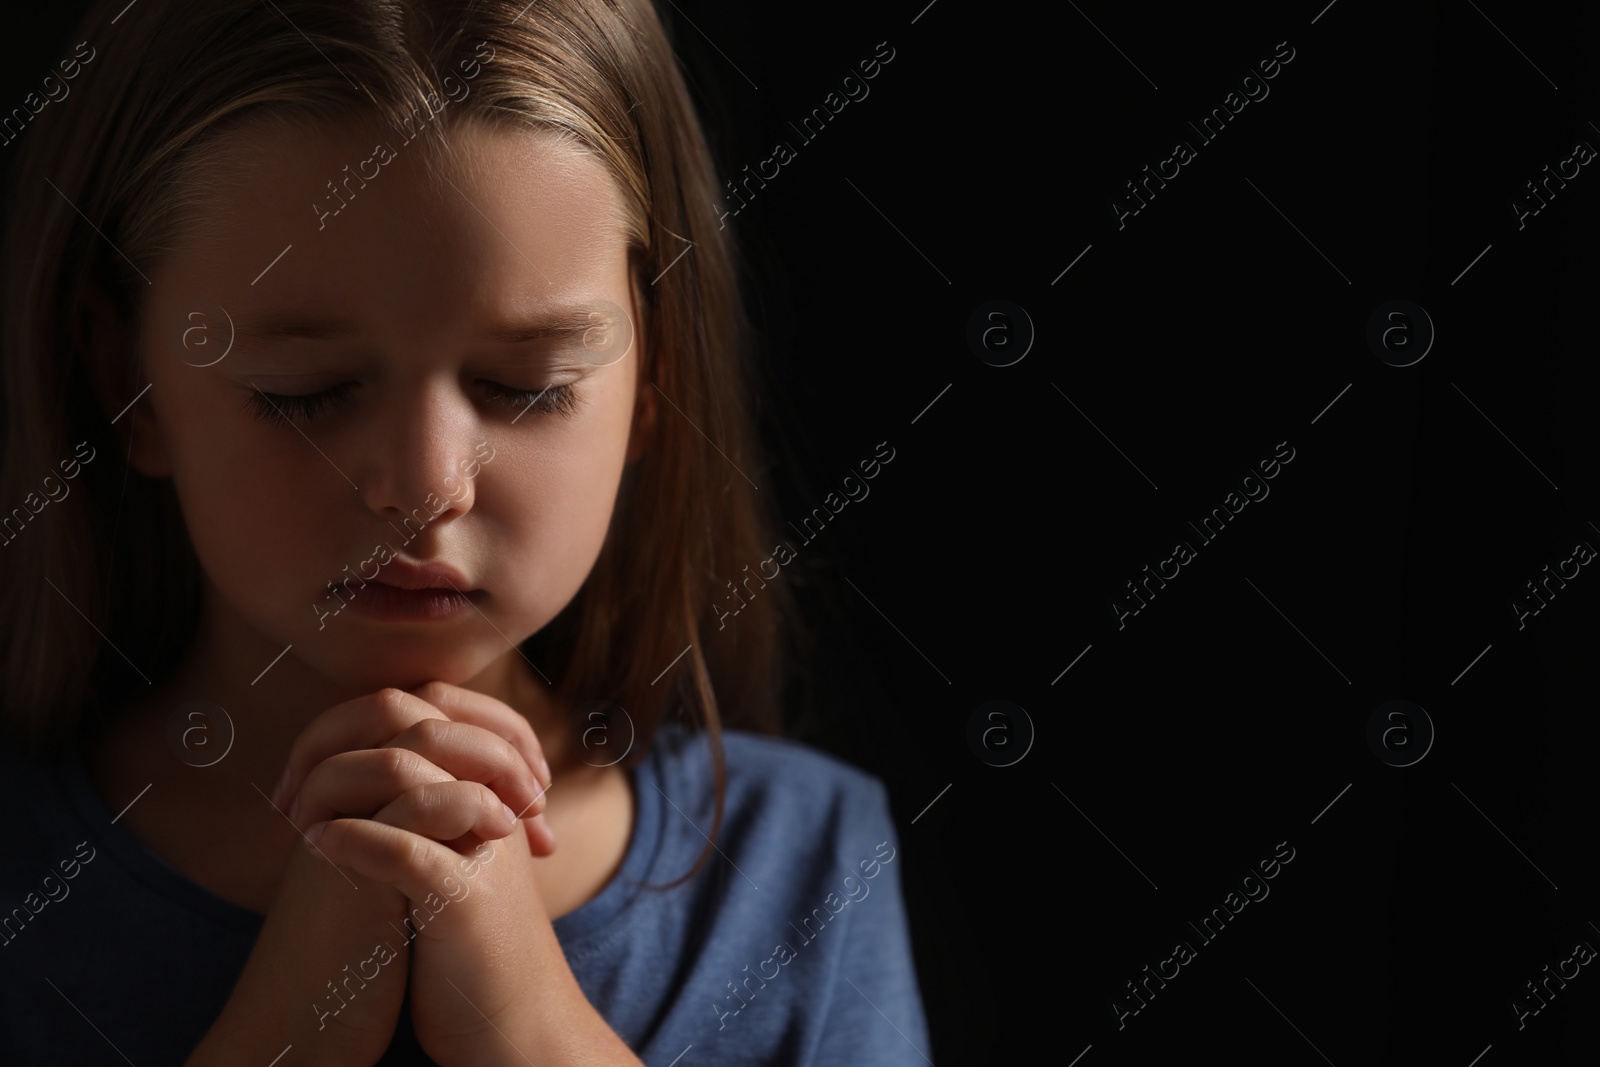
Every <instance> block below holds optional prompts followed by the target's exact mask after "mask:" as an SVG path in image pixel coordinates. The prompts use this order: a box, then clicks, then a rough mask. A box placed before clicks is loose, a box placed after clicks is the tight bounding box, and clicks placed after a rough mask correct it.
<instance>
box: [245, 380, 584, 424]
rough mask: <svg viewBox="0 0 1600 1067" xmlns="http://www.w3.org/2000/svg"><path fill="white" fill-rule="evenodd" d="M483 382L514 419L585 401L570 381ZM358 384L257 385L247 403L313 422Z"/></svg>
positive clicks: (266, 416) (565, 411)
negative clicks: (286, 388) (312, 389)
mask: <svg viewBox="0 0 1600 1067" xmlns="http://www.w3.org/2000/svg"><path fill="white" fill-rule="evenodd" d="M482 384H483V385H484V392H485V393H486V394H487V396H488V397H489V399H490V400H491V401H493V402H494V403H496V404H499V405H501V406H503V407H507V408H515V409H517V415H516V417H515V418H513V419H512V420H511V421H512V422H515V421H516V420H517V419H520V418H521V417H522V416H523V415H524V414H526V413H527V412H528V410H529V409H530V408H532V409H535V410H537V411H538V412H539V414H541V415H560V416H563V417H564V418H571V417H572V416H573V415H575V414H576V413H577V411H578V408H579V406H580V405H581V404H582V399H581V398H580V397H579V396H578V391H577V388H576V387H575V386H574V385H573V384H571V383H568V384H566V385H547V386H545V387H544V388H543V389H539V390H529V389H511V388H509V387H507V386H504V385H501V384H500V383H499V382H491V381H484V382H483V383H482ZM355 388H356V384H355V383H354V382H345V383H343V384H341V385H336V386H334V387H333V388H331V389H323V390H321V391H320V392H316V393H303V394H300V395H298V396H285V395H283V394H280V393H268V392H263V391H262V390H261V389H259V388H258V389H256V391H255V392H254V393H253V394H252V395H251V396H249V397H248V398H247V400H246V404H245V406H246V408H247V409H248V411H249V412H250V414H252V415H254V416H255V417H256V418H259V419H262V420H263V421H266V422H276V423H283V424H286V425H287V424H291V423H294V422H310V421H311V420H312V419H315V418H317V417H319V416H320V415H322V414H324V413H325V412H327V411H328V410H329V409H330V408H335V407H338V406H339V405H340V404H343V403H344V402H345V401H347V400H349V399H350V395H351V393H353V392H354V391H355Z"/></svg>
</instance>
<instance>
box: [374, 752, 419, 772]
mask: <svg viewBox="0 0 1600 1067" xmlns="http://www.w3.org/2000/svg"><path fill="white" fill-rule="evenodd" d="M377 753H378V756H377V759H378V761H379V764H378V765H379V767H380V768H381V769H382V771H383V773H384V774H386V775H388V776H389V777H390V778H393V779H402V780H403V779H407V778H410V777H412V776H413V775H414V774H415V773H416V771H417V769H418V765H419V764H420V763H421V757H419V756H418V755H417V754H416V753H415V752H412V751H411V750H410V749H408V748H397V747H394V746H391V747H388V748H380V749H378V750H377Z"/></svg>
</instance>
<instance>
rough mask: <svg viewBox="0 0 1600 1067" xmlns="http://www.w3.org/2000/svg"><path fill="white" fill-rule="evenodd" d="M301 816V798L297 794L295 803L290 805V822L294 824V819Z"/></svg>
mask: <svg viewBox="0 0 1600 1067" xmlns="http://www.w3.org/2000/svg"><path fill="white" fill-rule="evenodd" d="M299 814H300V796H299V794H295V798H294V803H293V804H290V805H289V821H290V822H294V817H295V816H296V815H299Z"/></svg>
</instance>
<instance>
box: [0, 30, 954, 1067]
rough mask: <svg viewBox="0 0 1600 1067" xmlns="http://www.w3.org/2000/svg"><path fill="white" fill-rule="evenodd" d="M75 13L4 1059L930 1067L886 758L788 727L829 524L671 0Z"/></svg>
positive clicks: (19, 684)
mask: <svg viewBox="0 0 1600 1067" xmlns="http://www.w3.org/2000/svg"><path fill="white" fill-rule="evenodd" d="M75 40H76V41H80V42H81V43H79V44H76V46H75V47H74V49H73V52H72V58H71V59H70V60H64V61H63V63H62V68H61V76H62V77H68V76H69V75H68V73H67V63H68V62H70V63H71V64H72V65H73V70H72V73H71V75H70V77H71V78H72V79H73V84H72V92H71V95H70V98H69V97H66V96H60V97H59V100H58V102H57V103H56V106H54V107H52V108H50V109H49V111H48V112H46V113H44V114H38V115H37V118H35V119H33V120H32V122H31V123H30V124H28V125H27V126H26V127H25V128H23V129H22V131H21V133H20V135H18V136H17V137H16V138H15V140H14V141H13V142H12V143H10V144H8V146H7V147H8V148H9V150H11V151H12V152H13V153H14V154H16V155H17V159H16V160H14V162H13V170H12V174H11V180H12V183H13V189H12V192H11V195H10V196H9V198H8V200H7V205H8V212H9V213H8V216H7V230H6V236H5V240H6V245H5V248H6V259H5V262H4V271H5V283H4V300H5V313H4V317H3V327H0V328H3V331H4V332H3V334H0V350H3V356H4V368H5V371H4V383H5V384H4V389H5V396H4V402H5V416H6V435H7V436H6V445H5V455H4V469H3V475H0V493H3V497H0V508H4V509H6V510H5V511H4V512H0V567H3V568H4V573H3V580H0V597H3V599H4V610H3V612H0V672H3V677H0V684H3V687H4V689H3V694H4V703H3V715H4V720H3V721H4V725H5V728H6V745H5V747H4V749H3V750H0V761H3V767H0V800H3V801H4V803H5V805H6V809H5V810H7V811H8V812H11V813H12V814H13V819H12V823H13V829H12V832H11V835H10V843H9V845H8V847H7V849H6V850H5V853H4V856H3V858H0V972H3V975H4V987H5V990H6V996H5V998H4V1000H3V1001H0V1060H3V1061H4V1062H8V1063H11V1062H19V1063H21V1062H26V1063H33V1062H65V1063H90V1062H116V1061H118V1060H119V1059H120V1060H126V1061H128V1062H135V1063H139V1064H159V1063H171V1064H177V1063H191V1064H212V1063H219V1064H220V1063H227V1064H237V1063H260V1064H269V1063H274V1064H277V1063H281V1064H285V1065H288V1064H296V1063H298V1064H372V1063H385V1064H390V1063H393V1064H400V1063H437V1064H445V1065H449V1064H474V1065H481V1064H501V1063H508V1064H509V1063H539V1064H565V1063H578V1062H582V1063H586V1064H592V1063H607V1064H637V1063H640V1062H649V1063H652V1064H660V1065H665V1064H669V1063H675V1062H680V1061H681V1062H683V1063H684V1064H685V1065H688V1064H695V1063H702V1064H705V1063H750V1064H757V1063H759V1064H777V1063H783V1064H791V1063H794V1064H798V1063H808V1064H809V1063H815V1064H835V1063H872V1064H895V1063H906V1064H909V1063H921V1062H924V1061H926V1060H927V1056H926V1053H927V1051H928V1042H927V1037H926V1024H925V1020H924V1017H923V1011H922V1007H921V1003H920V1000H919V998H918V994H917V987H916V980H915V975H914V969H913V964H912V957H911V952H910V946H909V941H908V936H907V924H906V920H905V915H904V911H903V905H902V899H901V893H900V882H899V871H900V864H899V863H898V862H897V860H898V852H897V848H896V841H895V832H894V826H893V822H892V820H891V817H890V813H889V807H888V802H887V797H886V795H885V791H884V789H883V787H882V785H881V784H880V783H879V782H878V781H877V780H876V779H873V778H871V777H869V776H867V775H865V774H864V773H862V772H859V771H856V770H854V769H852V768H850V767H847V766H845V765H844V764H842V763H840V762H838V761H836V760H834V759H832V758H830V757H827V756H824V755H822V754H821V753H818V752H815V751H812V750H810V749H807V748H805V747H803V746H800V745H799V744H797V743H794V742H790V741H786V740H783V739H781V738H777V737H772V736H762V735H763V733H768V734H770V733H771V732H772V730H773V728H774V727H773V724H774V723H775V722H776V720H777V716H776V707H775V705H776V696H777V694H778V693H779V692H780V683H781V680H782V675H781V674H780V673H779V671H778V664H779V652H780V650H781V649H782V648H783V647H784V640H783V631H782V630H781V629H780V626H779V624H780V622H781V621H782V620H784V619H785V617H786V616H787V615H788V614H789V613H790V611H791V607H790V602H789V600H788V599H787V598H786V597H785V590H784V587H783V584H782V583H781V582H775V583H771V584H772V586H773V587H772V588H770V589H768V588H767V584H768V583H767V582H766V581H764V580H763V578H762V577H761V575H765V576H766V577H768V578H770V577H771V576H772V575H775V574H776V573H777V570H776V567H777V566H781V565H782V564H784V563H786V562H788V560H789V559H790V558H792V556H793V549H792V547H790V546H789V545H788V544H787V543H786V542H781V541H778V540H777V537H778V535H777V534H775V533H772V532H769V531H772V530H774V529H776V528H777V525H778V524H777V522H776V521H775V519H774V517H773V516H771V515H770V514H768V513H767V512H766V511H765V510H764V509H763V508H762V507H761V506H760V505H759V504H758V500H760V499H763V498H770V493H768V494H761V495H758V490H757V488H756V485H757V483H756V482H755V481H753V480H752V479H754V478H762V476H763V475H764V474H765V471H764V470H763V468H762V467H761V466H760V464H759V462H758V461H757V459H756V458H755V452H756V449H755V440H756V438H755V434H754V431H753V427H752V412H753V407H752V402H751V400H750V398H749V395H748V389H747V386H746V383H745V377H746V373H747V371H746V368H745V367H744V365H743V363H742V354H743V352H744V351H745V347H744V343H743V340H742V338H743V337H744V334H745V332H746V331H745V329H744V327H743V325H742V318H741V314H740V311H739V305H738V297H737V291H736V285H735V277H736V272H735V269H734V266H733V257H732V249H731V247H730V245H729V237H728V234H729V233H730V232H731V231H728V230H727V229H726V228H720V229H719V227H718V226H717V225H716V221H717V220H716V207H715V200H716V197H715V183H714V179H713V171H712V166H711V164H710V157H709V152H708V150H707V147H706V143H705V140H704V137H703V135H702V133H701V130H700V128H699V126H698V124H697V121H696V118H695V115H694V112H693V109H692V107H691V104H690V100H689V97H688V93H687V91H686V88H685V85H684V82H683V80H682V78H681V76H680V73H679V71H678V68H677V65H676V62H675V59H674V56H673V53H672V50H671V48H670V46H669V44H668V41H667V38H666V34H665V31H664V29H663V26H662V24H661V23H660V21H659V19H658V17H657V15H656V13H655V12H654V11H653V10H652V9H651V7H650V6H649V5H648V4H647V3H645V2H644V0H535V2H534V3H528V4H523V3H521V2H517V3H501V2H496V0H480V2H475V3H448V2H445V0H405V2H379V0H337V2H334V0H320V2H313V0H273V2H270V3H267V4H261V3H258V2H257V0H214V2H211V3H207V4H204V5H180V4H178V3H176V2H175V0H137V2H135V3H132V4H129V3H127V2H126V0H108V2H106V3H101V4H97V5H96V6H95V7H94V9H93V10H92V11H91V12H90V13H89V15H88V16H87V17H86V18H85V20H84V21H83V23H82V25H81V27H80V29H79V31H78V33H77V35H76V37H75ZM24 107H26V108H28V109H29V110H30V111H32V112H34V113H37V112H38V111H39V110H40V109H35V108H33V106H32V104H31V103H29V102H28V101H24ZM768 567H772V568H773V569H772V570H770V571H769V570H768V569H767V568H768ZM752 583H755V584H752ZM758 589H759V590H763V591H762V592H761V593H760V595H759V596H757V595H755V593H756V591H757V590H758ZM730 592H732V593H734V594H735V595H736V596H737V595H739V594H744V595H745V596H749V597H750V600H749V602H748V603H745V602H744V600H743V597H740V602H741V603H743V604H744V607H742V608H741V609H740V611H739V612H738V613H737V617H730V612H729V611H728V610H727V608H725V607H723V606H722V604H723V603H724V602H728V594H729V593H730ZM714 621H715V622H717V623H719V624H720V625H711V623H712V622H714ZM724 723H726V725H727V727H728V729H726V730H725V729H724ZM547 794H548V795H547Z"/></svg>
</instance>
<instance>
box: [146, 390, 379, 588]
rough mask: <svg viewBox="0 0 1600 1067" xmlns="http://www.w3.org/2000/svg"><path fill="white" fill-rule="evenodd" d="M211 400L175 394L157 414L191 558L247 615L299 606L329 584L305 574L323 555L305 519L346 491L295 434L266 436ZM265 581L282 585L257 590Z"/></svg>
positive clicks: (218, 399)
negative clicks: (263, 578)
mask: <svg viewBox="0 0 1600 1067" xmlns="http://www.w3.org/2000/svg"><path fill="white" fill-rule="evenodd" d="M194 373H195V374H197V375H198V374H203V373H204V372H203V371H195V372H194ZM219 392H220V391H219V390H217V389H210V390H198V389H190V390H182V389H175V390H174V391H173V393H172V394H171V395H172V398H173V401H174V403H172V404H171V405H168V406H169V407H170V408H171V410H161V411H159V413H158V417H160V418H161V419H162V428H161V429H162V437H163V440H164V442H165V444H166V451H167V454H168V457H169V459H170V460H171V464H172V479H173V484H174V488H175V490H176V492H177V496H178V500H179V503H180V506H181V508H182V510H183V517H184V524H185V526H186V527H187V529H188V531H189V537H190V540H191V541H192V542H193V544H194V549H195V554H196V556H197V557H198V558H199V560H200V566H201V568H202V570H204V572H205V574H206V576H207V577H208V578H209V579H210V580H211V581H212V583H213V584H214V585H216V586H217V587H218V588H219V589H220V590H222V591H223V592H224V593H225V594H226V595H227V597H228V599H229V600H231V601H233V602H234V603H235V604H237V605H239V606H240V607H242V608H245V609H246V610H247V611H248V610H249V607H250V606H251V605H256V606H258V607H265V606H267V605H269V604H271V605H279V604H282V603H285V602H287V601H288V600H291V599H292V600H294V601H299V600H305V599H307V597H308V596H310V595H311V593H312V592H313V591H314V590H313V588H312V587H314V586H315V584H316V583H319V582H322V581H326V580H329V579H332V578H334V577H336V576H337V575H336V574H335V573H330V574H327V575H325V576H324V575H321V574H320V573H317V572H316V568H315V567H310V568H308V563H313V562H315V561H317V560H319V559H321V558H323V557H325V556H326V554H327V552H328V551H329V549H328V547H327V546H325V545H324V546H319V544H318V541H317V537H318V530H319V529H320V528H321V527H320V526H319V524H317V523H315V522H312V521H310V517H311V516H316V515H327V514H331V513H335V510H334V509H335V508H336V507H337V504H338V503H343V504H345V505H346V506H348V501H347V500H343V501H337V502H336V500H335V497H336V496H337V495H338V490H339V487H341V486H342V487H343V488H344V495H345V496H349V495H350V493H351V490H350V487H349V485H348V484H347V483H345V481H344V479H343V478H341V477H340V476H339V474H338V472H337V471H335V470H334V469H333V468H332V467H329V466H328V465H327V461H326V460H324V459H322V458H321V457H320V456H319V455H318V454H317V452H316V450H315V449H313V448H312V447H311V446H310V445H309V444H307V443H306V442H305V441H303V440H300V439H299V437H298V435H295V437H294V439H293V440H289V439H285V438H283V437H282V436H281V435H279V434H275V433H273V432H272V431H271V428H270V427H268V426H267V425H266V424H264V423H260V422H257V421H256V420H254V419H253V418H251V417H250V415H248V414H247V413H245V412H243V411H239V410H236V409H235V406H234V405H235V404H236V402H237V401H236V400H234V399H232V398H231V397H229V398H227V399H223V398H222V396H221V395H219ZM186 394H190V395H186ZM288 432H290V433H293V431H288ZM297 444H298V445H299V447H298V448H296V447H295V446H296V445H297ZM319 464H320V465H321V467H322V469H321V470H318V469H317V465H319ZM308 569H309V570H310V571H312V572H313V573H310V574H308V573H307V571H308ZM335 569H337V568H335ZM263 574H276V575H280V576H282V578H283V579H284V580H280V581H273V582H263V581H261V576H262V575H263ZM302 610H304V611H305V612H306V614H307V617H310V609H309V608H308V607H303V606H302Z"/></svg>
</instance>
